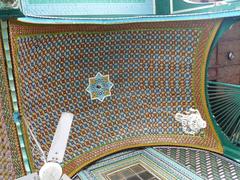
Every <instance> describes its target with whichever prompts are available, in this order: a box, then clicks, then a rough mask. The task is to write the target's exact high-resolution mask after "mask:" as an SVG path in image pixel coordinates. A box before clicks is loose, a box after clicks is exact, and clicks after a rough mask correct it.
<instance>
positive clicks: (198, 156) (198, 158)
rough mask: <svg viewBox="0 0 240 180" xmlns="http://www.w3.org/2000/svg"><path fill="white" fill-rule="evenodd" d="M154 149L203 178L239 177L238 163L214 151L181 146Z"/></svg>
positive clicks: (235, 179) (239, 164) (234, 178)
mask: <svg viewBox="0 0 240 180" xmlns="http://www.w3.org/2000/svg"><path fill="white" fill-rule="evenodd" d="M155 150H157V151H158V152H161V153H163V154H165V155H166V156H168V157H169V158H171V159H173V160H174V161H176V162H177V163H179V164H180V165H182V166H184V167H186V168H188V169H190V170H191V171H193V172H195V173H196V174H198V175H199V176H201V177H203V178H204V179H209V180H213V179H233V180H237V179H240V163H237V162H234V161H232V160H230V159H228V158H226V157H224V156H221V155H218V154H216V153H212V152H209V151H203V150H196V149H191V148H181V147H156V148H155Z"/></svg>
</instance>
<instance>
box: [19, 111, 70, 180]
mask: <svg viewBox="0 0 240 180" xmlns="http://www.w3.org/2000/svg"><path fill="white" fill-rule="evenodd" d="M72 121H73V114H72V113H68V112H64V113H62V115H61V118H60V120H59V122H58V125H57V129H56V131H55V134H54V137H53V141H52V144H51V147H50V150H49V153H48V156H47V159H46V157H45V154H44V151H43V150H42V148H41V146H40V144H39V143H38V141H37V139H36V138H35V136H34V135H33V133H32V131H31V129H30V128H29V126H28V124H27V123H26V124H27V128H28V130H29V132H30V135H31V137H32V138H33V140H34V141H35V143H36V145H37V147H38V148H39V151H40V152H41V154H42V159H43V160H44V165H43V166H42V167H41V169H40V171H39V174H38V173H32V174H28V175H27V176H23V177H21V178H18V179H17V180H70V177H68V176H67V175H66V174H62V173H63V172H62V167H61V165H60V163H61V162H62V161H63V157H64V153H65V150H66V146H67V141H68V136H69V132H70V128H71V124H72Z"/></svg>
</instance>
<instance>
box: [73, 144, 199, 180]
mask: <svg viewBox="0 0 240 180" xmlns="http://www.w3.org/2000/svg"><path fill="white" fill-rule="evenodd" d="M136 163H140V164H142V165H143V166H146V167H147V169H148V170H150V171H151V172H153V174H155V175H156V176H158V175H159V176H161V177H165V178H167V179H175V178H179V179H185V178H188V177H189V178H191V179H199V180H200V179H202V177H200V176H199V175H197V174H195V173H194V172H193V171H191V170H189V169H187V168H185V167H183V166H182V165H181V164H179V163H177V162H175V161H174V160H173V159H171V158H169V157H167V156H166V155H165V154H163V153H161V152H158V151H157V150H155V149H153V148H146V149H144V150H135V151H127V153H125V154H124V153H117V154H114V155H111V156H110V157H109V158H105V159H103V160H100V161H98V162H97V163H96V164H93V165H92V166H90V167H88V168H87V169H85V170H82V171H80V172H79V173H78V174H77V175H76V176H75V177H80V178H81V179H83V180H88V179H103V174H105V173H107V172H109V171H113V170H114V169H119V168H122V167H126V166H129V165H133V164H136ZM167 167H168V168H167ZM163 169H165V171H162V170H163ZM160 172H161V175H160V174H159V173H160Z"/></svg>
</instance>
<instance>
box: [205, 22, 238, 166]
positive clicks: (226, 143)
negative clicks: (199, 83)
mask: <svg viewBox="0 0 240 180" xmlns="http://www.w3.org/2000/svg"><path fill="white" fill-rule="evenodd" d="M239 20H240V18H239V17H237V18H226V19H225V20H224V21H223V23H222V25H221V27H220V28H219V30H218V32H217V34H216V36H215V38H214V41H213V43H212V45H211V48H210V51H209V55H208V60H207V65H206V70H207V69H208V67H209V65H210V59H211V56H212V54H213V50H214V48H215V47H216V45H217V43H218V41H219V39H220V38H221V37H222V35H223V34H224V32H226V31H227V30H229V28H231V26H232V25H233V24H235V23H236V22H238V21H239ZM212 83H213V82H212ZM218 83H219V82H218ZM221 84H225V83H221ZM231 86H235V85H231ZM205 93H206V100H207V106H208V109H209V113H210V116H211V119H212V121H213V124H214V128H215V130H216V132H217V134H218V136H219V138H220V140H221V143H222V146H223V150H224V155H225V156H227V157H229V158H231V159H233V160H235V161H237V162H240V151H239V147H237V146H235V145H233V144H232V143H231V142H230V140H229V139H228V137H227V136H226V135H225V134H224V133H223V132H222V130H221V128H220V127H219V125H218V124H217V123H216V119H215V117H214V115H213V113H212V111H211V107H210V101H209V94H208V71H206V75H205Z"/></svg>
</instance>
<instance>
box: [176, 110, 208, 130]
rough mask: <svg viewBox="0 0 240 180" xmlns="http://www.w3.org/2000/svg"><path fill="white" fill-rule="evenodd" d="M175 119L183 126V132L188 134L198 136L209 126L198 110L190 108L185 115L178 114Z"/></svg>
mask: <svg viewBox="0 0 240 180" xmlns="http://www.w3.org/2000/svg"><path fill="white" fill-rule="evenodd" d="M175 119H176V120H177V121H178V122H180V123H181V124H182V128H183V132H184V133H186V134H192V135H194V134H197V133H199V132H200V130H201V129H203V128H206V126H207V123H206V121H204V120H203V119H202V117H201V114H200V113H199V111H198V110H197V109H192V108H190V109H189V111H185V112H184V113H176V114H175Z"/></svg>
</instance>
